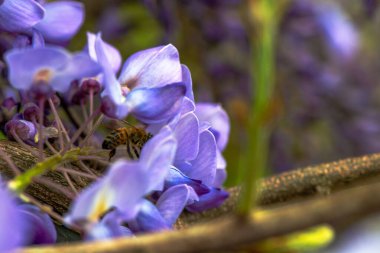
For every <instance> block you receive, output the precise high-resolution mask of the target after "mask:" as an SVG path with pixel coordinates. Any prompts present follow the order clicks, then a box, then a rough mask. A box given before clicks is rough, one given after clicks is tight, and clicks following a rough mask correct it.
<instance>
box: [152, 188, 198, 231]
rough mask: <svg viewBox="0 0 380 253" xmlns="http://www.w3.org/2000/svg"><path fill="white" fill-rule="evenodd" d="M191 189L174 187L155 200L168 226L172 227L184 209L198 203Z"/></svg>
mask: <svg viewBox="0 0 380 253" xmlns="http://www.w3.org/2000/svg"><path fill="white" fill-rule="evenodd" d="M198 200H199V198H198V196H197V194H196V193H195V192H194V190H193V188H192V187H190V186H187V185H185V184H181V185H176V186H173V187H171V188H169V189H168V190H166V191H165V192H164V193H163V194H162V195H161V196H160V198H159V199H158V200H157V203H156V205H157V209H158V210H159V212H160V214H161V215H162V217H163V218H164V219H165V221H166V224H167V225H168V226H170V227H171V226H173V224H174V223H175V221H176V220H177V219H178V217H179V215H180V214H181V213H182V211H183V209H184V207H185V206H186V205H189V204H193V203H194V201H198Z"/></svg>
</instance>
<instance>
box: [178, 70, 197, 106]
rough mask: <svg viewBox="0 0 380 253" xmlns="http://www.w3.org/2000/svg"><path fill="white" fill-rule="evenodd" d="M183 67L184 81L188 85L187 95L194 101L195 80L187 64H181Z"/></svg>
mask: <svg viewBox="0 0 380 253" xmlns="http://www.w3.org/2000/svg"><path fill="white" fill-rule="evenodd" d="M181 69H182V82H184V84H185V85H186V97H187V98H189V99H190V100H191V101H194V93H193V81H192V80H191V73H190V70H189V68H188V67H187V66H186V65H183V64H182V65H181Z"/></svg>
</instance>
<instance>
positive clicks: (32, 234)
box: [19, 204, 57, 245]
mask: <svg viewBox="0 0 380 253" xmlns="http://www.w3.org/2000/svg"><path fill="white" fill-rule="evenodd" d="M19 209H20V213H21V216H22V219H23V222H24V224H26V226H27V231H25V234H24V235H25V240H26V245H32V244H48V243H55V241H56V240H57V231H56V230H55V227H54V224H53V221H52V220H51V219H50V217H49V215H48V214H46V213H43V212H42V211H41V210H40V209H39V208H37V207H36V206H32V205H29V204H23V205H20V206H19Z"/></svg>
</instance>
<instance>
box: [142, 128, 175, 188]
mask: <svg viewBox="0 0 380 253" xmlns="http://www.w3.org/2000/svg"><path fill="white" fill-rule="evenodd" d="M176 148H177V142H176V140H175V139H174V137H173V134H172V131H171V130H170V128H168V127H165V128H163V129H162V130H161V131H160V132H159V133H158V134H157V135H155V136H153V137H152V138H151V139H150V140H149V141H148V142H147V143H146V144H145V145H144V147H143V149H142V151H141V155H140V161H141V163H142V165H141V166H142V167H143V168H144V170H145V171H146V174H147V176H146V180H147V181H148V185H149V187H148V190H147V192H146V193H148V192H149V191H152V190H162V188H163V186H164V179H165V177H166V175H167V174H168V172H169V169H170V165H171V164H172V163H173V160H174V155H175V151H176Z"/></svg>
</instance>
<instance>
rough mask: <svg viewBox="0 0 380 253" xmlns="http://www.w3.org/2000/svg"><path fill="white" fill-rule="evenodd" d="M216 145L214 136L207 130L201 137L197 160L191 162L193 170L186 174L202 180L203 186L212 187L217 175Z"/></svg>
mask: <svg viewBox="0 0 380 253" xmlns="http://www.w3.org/2000/svg"><path fill="white" fill-rule="evenodd" d="M216 149H217V147H216V143H215V138H214V135H213V134H212V133H211V132H210V131H209V130H205V131H203V132H202V133H201V134H200V135H199V152H198V156H197V158H196V159H195V160H193V161H191V165H192V166H191V170H188V171H186V172H185V174H186V175H187V176H188V177H190V178H194V179H198V180H201V181H202V183H203V184H206V185H212V183H213V182H214V179H215V173H216Z"/></svg>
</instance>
